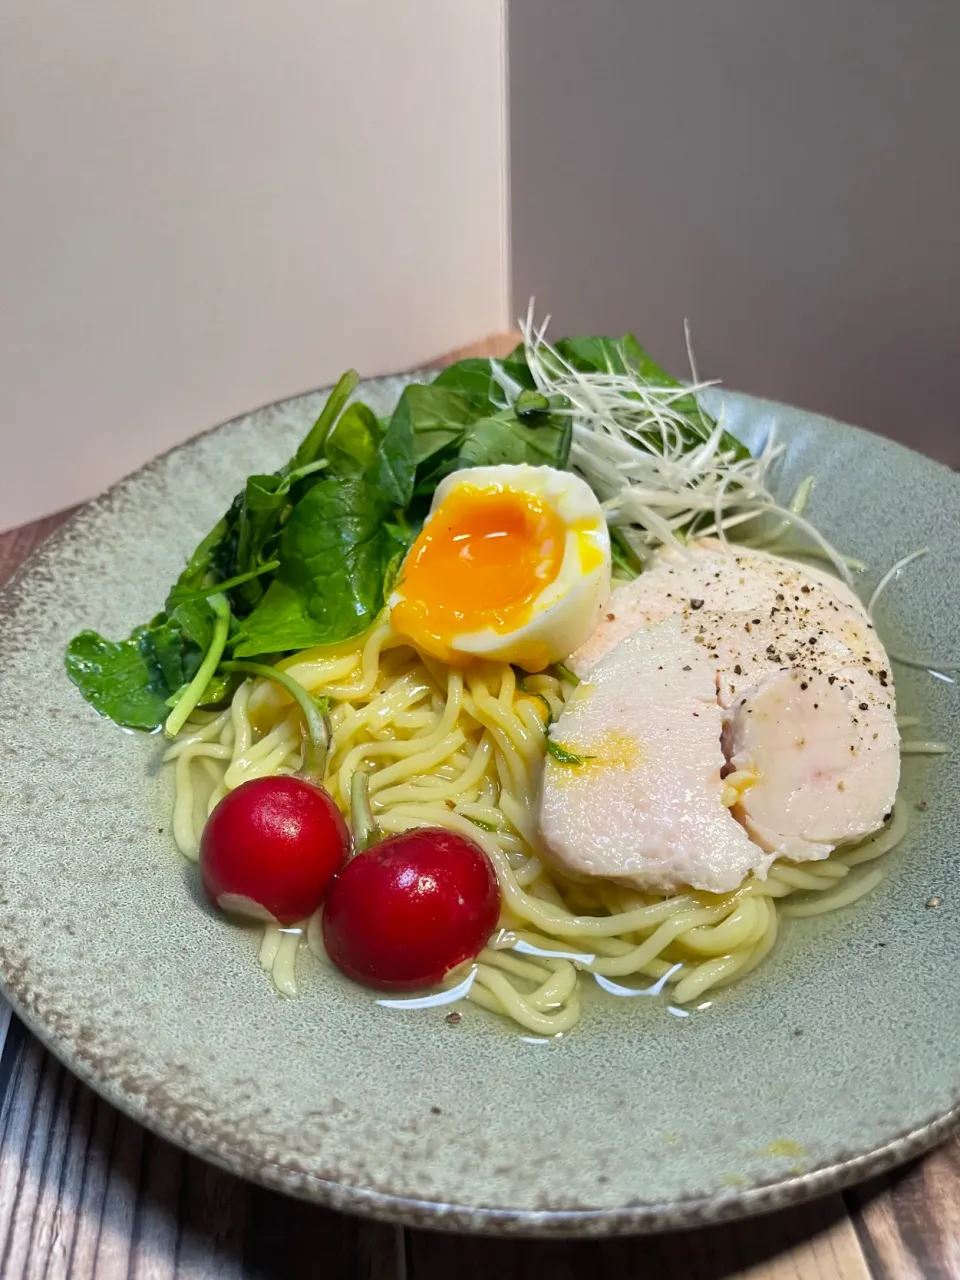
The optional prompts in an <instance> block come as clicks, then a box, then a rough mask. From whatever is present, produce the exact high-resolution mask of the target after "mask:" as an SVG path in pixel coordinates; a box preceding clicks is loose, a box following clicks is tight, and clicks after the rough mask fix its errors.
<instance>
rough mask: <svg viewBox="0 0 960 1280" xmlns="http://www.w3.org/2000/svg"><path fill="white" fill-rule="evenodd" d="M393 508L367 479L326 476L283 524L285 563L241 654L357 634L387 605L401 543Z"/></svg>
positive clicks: (245, 630) (250, 623)
mask: <svg viewBox="0 0 960 1280" xmlns="http://www.w3.org/2000/svg"><path fill="white" fill-rule="evenodd" d="M388 513H389V508H388V506H387V505H386V503H385V502H384V497H383V495H382V494H381V493H380V492H378V490H376V489H375V488H374V487H373V486H372V485H370V484H368V483H367V482H366V481H364V480H333V479H331V480H321V481H319V482H318V483H317V484H315V485H314V486H313V488H312V489H310V491H309V492H308V493H307V494H306V495H305V497H304V498H302V499H301V501H300V502H299V503H298V504H297V505H296V507H294V509H293V512H292V513H291V515H290V519H289V520H288V521H287V523H286V525H285V526H284V530H283V534H282V537H281V540H280V549H279V554H278V558H279V560H280V568H279V569H278V570H277V574H276V577H275V578H274V580H273V582H272V583H271V584H270V587H269V588H268V590H267V593H266V595H265V596H264V598H263V600H262V601H261V602H260V604H259V605H258V606H257V607H256V609H254V611H253V613H252V614H251V615H250V616H249V617H248V618H247V619H246V621H245V622H244V623H243V624H242V627H241V630H240V634H239V636H238V638H237V639H238V642H237V644H236V647H235V650H234V652H235V654H236V656H237V657H238V658H244V657H253V656H255V655H256V654H261V653H279V652H283V651H285V650H288V649H305V648H308V647H309V646H311V645H317V644H333V643H335V642H336V641H339V640H346V639H348V638H349V637H350V636H354V635H357V634H358V633H359V632H361V631H363V630H364V629H365V628H366V627H368V626H369V625H370V623H371V622H373V620H374V618H375V617H376V616H377V614H378V613H379V611H380V609H381V608H382V607H383V582H384V573H385V571H386V568H387V564H388V562H389V561H390V559H391V558H392V557H393V556H394V554H395V552H396V546H395V544H394V542H393V540H392V538H391V537H390V535H389V533H388V532H387V530H386V529H385V527H384V526H385V517H386V516H387V515H388Z"/></svg>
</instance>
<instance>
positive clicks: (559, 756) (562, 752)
mask: <svg viewBox="0 0 960 1280" xmlns="http://www.w3.org/2000/svg"><path fill="white" fill-rule="evenodd" d="M547 753H548V754H549V755H551V756H553V758H554V760H556V761H557V763H558V764H570V765H578V764H583V763H584V762H585V761H587V760H592V759H593V756H578V755H574V753H573V752H572V751H569V750H568V749H567V748H566V747H564V746H562V745H561V744H560V743H559V742H554V740H553V738H551V737H549V736H548V737H547Z"/></svg>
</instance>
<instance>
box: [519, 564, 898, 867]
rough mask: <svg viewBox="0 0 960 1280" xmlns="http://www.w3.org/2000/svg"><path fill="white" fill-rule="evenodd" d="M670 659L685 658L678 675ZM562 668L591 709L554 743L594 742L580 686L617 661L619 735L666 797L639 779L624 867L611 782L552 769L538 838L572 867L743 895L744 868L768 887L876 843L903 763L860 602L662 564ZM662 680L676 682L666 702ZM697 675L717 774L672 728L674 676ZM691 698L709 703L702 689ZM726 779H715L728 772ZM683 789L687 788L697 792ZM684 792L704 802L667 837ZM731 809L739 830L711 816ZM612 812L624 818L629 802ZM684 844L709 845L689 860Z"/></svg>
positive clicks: (801, 571)
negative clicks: (599, 836) (810, 862)
mask: <svg viewBox="0 0 960 1280" xmlns="http://www.w3.org/2000/svg"><path fill="white" fill-rule="evenodd" d="M668 622H669V623H671V624H672V625H671V626H667V625H666V624H667V623H668ZM638 636H641V637H644V638H643V639H642V640H638V639H637V637H638ZM678 646H679V648H680V649H681V650H682V651H683V652H684V653H685V654H686V657H687V660H686V661H685V662H682V663H680V675H679V676H678V675H677V664H676V659H675V655H676V652H677V650H678ZM621 650H622V651H623V652H621ZM691 653H694V654H695V657H696V660H694V659H692V658H691V657H690V654H691ZM568 662H569V665H570V666H571V667H572V669H573V670H574V671H576V672H577V673H578V674H579V675H581V676H582V677H585V678H586V680H587V685H588V693H587V699H588V700H587V702H586V703H585V704H584V705H583V706H582V707H580V700H579V698H576V699H574V700H573V701H572V703H571V705H570V706H569V707H568V710H567V711H565V712H564V714H563V716H561V718H560V720H559V722H558V724H557V725H556V726H555V727H554V734H555V736H556V737H557V739H558V741H561V742H565V741H566V739H567V737H568V736H570V731H571V730H575V733H574V736H575V737H576V736H577V735H579V736H580V737H584V738H585V739H589V738H590V737H591V735H592V736H594V737H598V736H600V735H602V733H603V725H602V721H601V716H602V715H609V714H612V713H613V711H612V710H611V708H610V707H608V706H606V705H603V706H601V705H600V704H597V709H596V710H595V711H593V712H592V714H591V710H592V708H593V700H592V695H591V694H590V693H589V688H590V687H591V686H593V685H595V684H596V683H597V681H598V680H599V679H602V680H604V681H606V680H607V679H609V678H610V677H608V676H606V674H605V673H606V671H607V670H608V664H611V669H613V670H615V671H616V673H617V674H616V677H615V678H616V679H617V680H619V681H621V682H622V688H621V691H620V701H619V702H618V703H617V706H616V708H615V709H613V710H615V720H616V722H617V723H618V724H619V723H621V722H622V723H623V724H624V725H627V724H628V725H629V726H630V728H629V732H630V733H632V734H633V735H634V736H635V738H636V740H637V741H638V742H640V743H647V744H648V748H649V749H654V748H653V746H652V741H651V734H653V735H654V737H655V739H656V748H655V749H656V750H665V751H666V752H667V758H666V759H665V760H664V761H663V763H662V769H663V771H664V785H665V786H666V790H665V791H664V793H663V795H662V796H661V795H660V793H659V792H657V791H656V790H655V788H653V787H651V786H649V785H648V784H649V781H650V776H651V775H649V774H645V775H644V781H643V785H642V795H643V798H642V803H640V804H638V805H636V806H634V808H633V809H632V819H631V823H630V824H627V823H626V822H623V823H622V825H621V826H620V828H619V836H620V841H619V843H620V845H621V846H624V847H626V848H627V849H629V848H631V847H632V848H633V849H634V851H635V854H636V856H637V857H638V858H639V859H640V861H639V863H637V864H636V865H634V864H632V863H631V865H630V869H629V870H628V871H624V870H623V858H624V857H627V858H628V860H629V857H630V856H631V855H629V854H623V853H621V854H618V855H617V857H614V856H613V855H612V853H611V848H612V845H613V844H615V843H616V840H615V839H614V838H613V836H612V833H611V832H609V831H607V828H608V826H609V824H608V822H607V819H606V816H605V814H606V810H607V808H608V807H609V806H611V805H612V804H613V800H612V798H611V795H610V791H611V786H612V784H611V783H610V782H609V781H605V782H604V783H603V784H602V785H601V777H603V771H602V770H599V769H597V768H596V767H594V769H593V770H592V772H591V770H587V771H586V772H584V773H583V774H582V780H581V781H580V782H578V783H577V784H576V786H575V788H573V789H571V786H570V782H569V779H567V778H566V777H565V775H564V774H561V773H558V769H562V768H564V766H562V765H556V766H555V765H554V764H553V763H551V766H550V767H549V768H548V769H547V771H546V774H545V779H544V790H543V823H544V825H543V835H544V839H545V841H546V844H547V846H548V848H549V849H550V850H551V851H552V853H553V856H554V857H555V858H556V859H557V860H558V861H559V862H561V863H562V864H563V865H564V866H565V867H567V868H568V869H569V870H572V871H579V872H586V873H587V874H595V875H611V876H617V877H623V876H626V877H627V878H629V879H630V880H631V881H632V882H633V883H635V884H637V885H639V886H641V887H643V888H646V889H650V890H656V891H661V890H662V891H672V890H674V889H678V888H682V887H683V886H685V885H688V884H692V885H694V887H696V888H701V889H709V890H713V891H715V892H720V891H723V890H724V889H725V888H729V887H731V881H732V883H733V884H734V885H735V884H739V883H740V881H741V880H742V878H743V876H744V875H745V874H746V873H747V871H750V870H753V871H754V872H755V873H756V874H758V875H761V876H762V875H764V874H765V873H766V867H767V866H768V865H769V862H770V861H771V860H772V858H773V857H776V856H785V857H789V858H792V859H795V860H803V859H817V858H825V857H827V856H828V855H829V854H830V853H831V852H832V851H833V849H834V848H836V847H837V845H840V844H843V843H847V842H850V841H853V840H857V839H861V838H863V837H864V836H866V835H869V834H870V833H871V832H873V831H876V830H877V829H878V828H879V827H880V826H881V824H882V822H883V819H884V817H885V816H886V815H887V814H888V813H889V811H890V810H891V808H892V806H893V801H894V797H895V795H896V790H897V785H898V782H899V773H900V753H899V732H898V730H897V725H896V711H895V704H894V695H893V687H892V680H891V677H890V672H889V663H888V660H887V657H886V654H885V653H884V650H883V646H882V645H881V644H880V642H879V640H878V639H877V636H876V633H875V631H874V629H873V626H872V624H871V623H870V620H869V617H868V616H867V614H866V611H865V610H864V608H863V606H862V605H861V603H860V602H859V601H858V600H857V598H856V597H855V596H854V595H853V593H852V592H851V591H850V590H849V589H848V588H847V587H846V586H845V585H844V584H843V583H841V582H839V581H837V580H835V579H833V578H832V577H830V576H829V575H828V574H825V573H820V572H818V571H816V570H808V569H807V568H806V567H804V566H800V565H797V564H794V563H792V562H790V561H786V560H783V559H781V558H779V557H776V556H773V555H770V554H767V553H764V552H757V551H747V550H741V549H739V548H737V549H729V550H728V549H727V548H725V547H723V546H722V545H721V544H719V543H706V542H702V543H698V544H695V545H694V546H693V547H691V548H690V549H689V551H688V552H684V553H680V552H673V551H665V552H663V553H661V554H660V555H659V556H658V557H657V559H656V561H655V562H654V564H653V565H652V566H651V567H650V568H649V569H648V570H647V572H645V573H644V574H643V575H642V576H641V577H640V578H638V579H637V580H636V581H635V582H632V583H629V584H627V585H625V586H622V587H618V588H617V589H616V590H615V591H614V592H613V594H612V595H611V598H610V601H609V603H608V605H607V609H606V613H605V617H604V620H603V622H601V624H600V626H599V628H598V629H597V631H596V632H595V634H594V635H593V636H592V637H591V639H590V640H589V641H588V642H587V644H586V645H584V646H583V648H582V649H580V650H579V651H578V652H577V653H576V654H574V655H573V656H572V657H571V658H570V659H569V660H568ZM631 663H632V664H633V666H634V667H635V670H634V669H632V668H631ZM687 668H689V672H688V671H687ZM667 672H672V673H673V675H672V676H671V682H670V688H669V689H667V688H666V686H665V684H664V677H665V673H667ZM694 672H696V673H697V678H698V680H702V679H703V678H705V677H706V676H707V675H709V679H710V680H711V681H712V684H713V693H712V700H713V703H714V706H715V709H716V710H715V713H714V714H712V715H710V716H708V715H707V713H706V712H705V711H704V710H703V708H701V707H698V708H697V720H698V721H701V720H702V721H704V722H705V723H706V722H709V723H710V725H711V729H710V732H713V729H714V728H715V727H716V726H717V725H719V728H720V732H721V734H722V744H723V748H722V751H721V753H720V765H719V767H718V769H717V771H716V773H714V765H715V764H716V761H717V755H716V750H715V748H716V746H717V744H716V743H713V744H711V745H710V747H709V750H708V749H707V747H706V745H705V743H704V742H701V740H700V739H699V737H697V736H696V735H690V734H689V733H687V734H685V735H680V734H679V733H676V732H675V730H674V728H673V719H674V718H676V719H677V720H678V723H683V722H685V720H690V719H693V718H694V717H693V704H692V703H690V702H689V700H688V701H687V702H686V703H683V702H682V701H681V702H678V701H677V699H678V698H680V697H681V693H682V691H684V690H687V691H689V688H690V685H689V682H685V681H684V680H683V679H682V677H683V676H684V675H688V674H692V673H694ZM673 680H676V681H677V683H676V684H673V683H672V681H673ZM697 688H698V690H699V691H700V692H702V689H703V685H702V684H698V685H697ZM578 707H579V710H578ZM568 716H569V719H568ZM703 727H704V725H702V724H698V728H701V729H702V728H703ZM624 731H625V732H626V731H627V730H626V729H625V730H624ZM670 733H674V734H675V736H673V737H670V736H669V734H670ZM574 750H575V749H574ZM577 754H578V753H577ZM587 754H592V753H590V752H588V753H587ZM567 767H568V768H569V766H567ZM658 767H659V766H658ZM731 772H732V777H730V779H729V781H724V778H722V777H721V774H723V775H727V774H730V773H731ZM591 776H594V777H595V783H594V784H593V785H592V786H591V785H588V784H589V781H590V778H591ZM691 777H695V778H697V779H698V783H697V785H696V786H695V787H694V786H692V785H690V778H691ZM622 780H623V781H626V777H624V778H623V779H622ZM633 781H635V780H633ZM633 781H631V785H633ZM734 784H735V791H734V794H733V795H732V797H731V793H730V788H731V785H734ZM658 785H659V784H658ZM577 788H579V789H577ZM671 788H672V790H671ZM678 788H679V792H680V793H687V794H688V800H687V802H686V803H688V805H691V806H693V805H699V806H700V814H699V817H698V818H697V819H691V821H690V823H688V824H687V826H685V827H684V828H683V830H684V833H685V834H684V838H683V839H682V840H680V839H679V838H678V839H674V838H673V837H671V835H670V831H671V830H673V829H674V828H675V827H676V822H675V820H674V817H673V816H672V815H673V814H674V811H675V807H676V804H677V800H676V795H674V794H673V793H674V792H676V791H677V789H678ZM685 789H686V792H685ZM568 793H570V795H573V794H574V793H575V794H576V805H575V810H576V811H575V812H572V813H571V814H570V819H571V821H573V823H574V826H575V829H576V831H577V832H578V833H579V832H581V831H586V830H587V829H588V828H589V827H590V826H591V823H597V824H599V828H600V829H601V830H603V831H607V836H606V837H604V840H603V842H602V846H603V854H602V856H599V857H598V856H597V849H595V848H593V847H592V846H591V845H590V841H589V839H588V838H587V837H586V836H585V835H580V834H578V835H576V836H574V837H572V838H568V837H567V836H566V835H565V834H564V831H563V824H564V821H565V820H566V818H565V813H564V811H565V808H567V807H569V805H570V800H569V797H568ZM638 794H639V793H638ZM724 799H726V800H727V802H728V803H729V802H730V801H731V799H732V800H733V815H732V817H731V815H730V814H729V813H727V812H725V813H724V814H721V815H718V814H717V808H718V806H719V807H720V808H723V807H724V806H723V800H724ZM624 803H627V802H624ZM661 810H662V811H663V812H661ZM619 812H620V817H621V818H623V817H625V810H624V806H623V805H621V806H620V811H619ZM664 814H666V815H669V816H668V818H667V820H666V821H663V820H662V819H663V817H664ZM708 817H709V822H708V820H707V819H708ZM730 821H735V822H736V824H737V825H739V826H740V829H741V831H742V832H743V833H744V835H745V836H747V839H748V840H749V842H750V843H751V844H752V845H753V853H752V854H750V857H751V858H752V861H749V860H747V861H746V862H745V861H744V859H745V858H746V855H745V854H744V852H743V851H742V850H741V851H740V852H734V850H733V846H732V845H731V843H730V836H729V826H728V824H729V822H730ZM677 830H679V828H677ZM694 830H696V831H698V832H699V837H698V838H701V839H703V840H704V841H707V842H710V848H709V849H707V848H703V849H699V850H698V849H695V848H693V847H692V845H691V843H690V839H691V838H692V837H691V836H690V833H691V832H693V831H694ZM608 837H609V838H608ZM637 850H639V852H637ZM588 864H589V865H588ZM694 875H696V876H698V877H699V878H698V879H693V878H691V877H692V876H694ZM665 886H666V888H665Z"/></svg>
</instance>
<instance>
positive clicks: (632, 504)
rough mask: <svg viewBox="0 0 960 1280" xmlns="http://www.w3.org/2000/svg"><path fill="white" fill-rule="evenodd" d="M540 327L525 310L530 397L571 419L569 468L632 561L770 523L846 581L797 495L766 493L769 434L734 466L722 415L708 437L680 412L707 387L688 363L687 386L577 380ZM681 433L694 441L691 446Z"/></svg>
mask: <svg viewBox="0 0 960 1280" xmlns="http://www.w3.org/2000/svg"><path fill="white" fill-rule="evenodd" d="M547 323H548V321H544V323H543V324H541V325H539V326H537V325H536V324H535V322H534V319H533V311H532V307H531V310H530V311H529V312H528V313H527V318H526V320H525V321H521V325H520V328H521V331H522V333H523V340H524V349H525V355H526V361H527V365H528V367H529V369H530V372H531V374H532V376H533V379H534V382H535V384H536V387H537V389H538V391H540V393H541V394H542V395H544V396H546V397H548V398H550V399H551V406H552V407H551V412H552V413H554V414H557V415H564V414H566V415H569V416H570V417H571V418H572V420H573V422H572V426H573V439H572V446H571V453H570V466H571V469H572V470H573V471H575V472H577V473H578V474H579V475H581V476H582V477H583V478H584V479H585V480H586V481H587V483H588V484H589V485H590V487H591V488H592V489H593V491H594V493H596V494H597V496H598V497H599V498H600V501H601V504H602V505H603V508H604V510H605V512H606V516H607V521H608V523H609V524H610V526H611V527H612V528H613V529H614V530H615V531H616V532H617V533H618V534H619V536H620V537H621V538H622V540H623V541H624V542H625V543H626V544H627V546H628V547H629V548H630V549H631V550H632V551H633V553H634V554H635V555H636V556H637V557H639V559H641V560H644V559H646V558H647V557H648V556H649V555H650V553H651V551H652V550H653V549H654V548H655V547H656V546H657V544H659V543H668V544H671V545H674V546H682V545H683V544H684V542H685V540H686V539H687V538H688V537H689V536H691V535H695V536H697V537H707V536H713V537H717V538H720V539H721V540H723V541H724V542H726V540H727V533H728V531H729V530H731V529H734V528H737V527H741V526H744V525H748V524H750V523H751V522H757V521H761V520H763V519H764V518H770V517H779V518H780V522H781V523H780V525H779V527H778V530H777V532H778V533H779V532H782V531H783V530H784V529H786V528H788V527H790V528H793V529H795V530H796V531H797V532H798V533H800V534H802V535H804V537H805V538H807V539H809V540H810V541H811V542H812V543H813V544H814V545H815V546H816V547H817V548H819V550H820V551H821V552H823V554H824V555H825V556H826V558H827V559H828V560H830V561H831V563H832V564H833V565H834V567H835V569H836V570H837V572H838V573H839V574H840V576H841V577H842V578H844V579H845V580H846V581H847V582H850V581H851V575H850V570H849V568H848V565H847V562H846V559H845V557H844V556H842V555H841V554H840V553H839V552H838V551H837V550H836V549H835V548H834V547H833V546H831V544H830V543H829V542H828V541H827V540H826V538H824V537H823V535H822V534H820V533H819V532H818V531H817V530H816V529H815V528H814V526H813V525H811V524H810V522H809V521H808V520H806V519H804V517H803V515H802V514H801V511H802V507H803V504H804V501H805V499H806V496H807V494H806V492H804V493H803V494H802V495H798V496H800V501H799V502H794V503H791V504H790V505H788V506H783V505H782V504H781V503H779V502H778V501H777V499H776V498H775V497H774V495H773V493H772V492H771V490H770V488H769V485H768V475H769V471H770V467H771V464H772V463H773V462H774V460H775V459H776V458H777V457H779V455H780V453H781V452H782V446H781V445H778V444H777V443H776V441H775V435H774V432H773V431H771V433H770V436H769V438H768V440H767V442H766V444H765V446H764V448H763V450H762V452H761V453H760V454H759V455H758V456H757V457H746V458H739V459H738V458H737V457H736V455H735V454H734V452H733V451H732V450H725V449H724V448H723V435H724V431H725V427H724V418H723V413H722V412H721V414H720V418H719V420H718V422H717V423H716V425H715V426H714V427H713V428H712V429H711V430H709V433H707V432H706V427H705V424H704V422H702V421H701V420H700V419H699V417H698V418H694V417H692V416H691V415H690V414H688V413H686V412H684V410H683V408H682V401H684V400H685V399H688V397H690V396H691V395H693V396H694V397H696V396H698V395H699V394H700V393H701V392H703V391H705V390H706V389H707V388H708V387H711V386H714V385H716V384H715V383H713V382H701V381H698V380H697V379H696V376H695V373H696V370H695V366H694V365H693V363H692V361H691V366H692V367H691V372H692V373H693V374H694V379H693V382H692V384H691V385H689V386H680V387H677V386H667V385H663V386H657V385H653V384H651V383H648V382H645V381H644V380H643V379H642V378H641V377H640V376H639V373H634V372H633V371H632V370H630V371H629V372H626V373H617V372H614V371H613V370H612V369H608V370H607V371H605V372H596V373H583V372H581V371H580V370H578V369H574V368H573V367H572V366H571V365H570V364H569V363H568V362H567V361H566V360H564V359H563V357H562V356H561V355H559V354H558V352H557V351H556V349H555V348H554V347H552V346H551V345H550V343H548V342H547V341H546V339H545V338H544V332H545V330H546V327H547ZM623 363H624V365H628V363H629V362H628V361H627V360H626V359H625V360H624V361H623ZM500 385H501V388H502V390H503V392H504V394H505V396H506V397H507V399H508V401H509V402H511V403H512V402H513V401H515V400H516V397H517V395H518V394H519V392H520V390H521V388H519V387H517V386H516V384H514V383H512V382H511V381H510V380H509V379H508V378H506V377H502V378H501V379H500ZM561 398H562V400H561ZM558 405H562V407H557V406H558ZM691 432H694V433H696V435H697V436H699V437H700V438H701V439H702V443H701V444H698V445H695V446H694V447H693V448H691V446H690V433H691Z"/></svg>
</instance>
